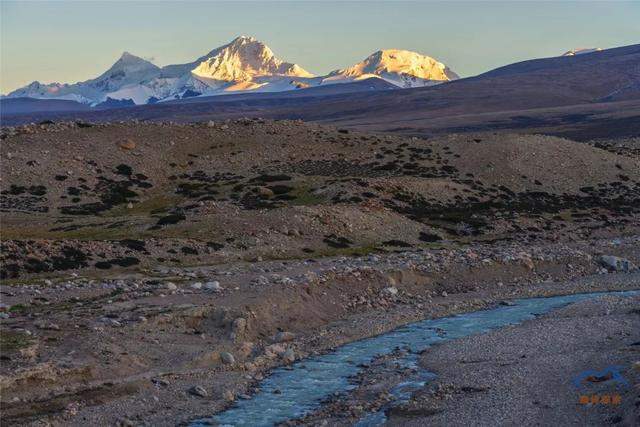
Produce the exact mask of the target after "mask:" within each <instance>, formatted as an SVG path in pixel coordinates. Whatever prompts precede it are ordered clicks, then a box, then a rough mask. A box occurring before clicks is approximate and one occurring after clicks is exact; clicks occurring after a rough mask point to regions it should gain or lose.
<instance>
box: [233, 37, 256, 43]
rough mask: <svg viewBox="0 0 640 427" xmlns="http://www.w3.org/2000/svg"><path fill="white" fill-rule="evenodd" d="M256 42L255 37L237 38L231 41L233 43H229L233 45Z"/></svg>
mask: <svg viewBox="0 0 640 427" xmlns="http://www.w3.org/2000/svg"><path fill="white" fill-rule="evenodd" d="M255 41H258V40H256V39H255V37H251V36H238V37H236V38H235V39H233V41H232V42H231V44H233V43H238V42H239V43H242V42H244V43H250V42H255Z"/></svg>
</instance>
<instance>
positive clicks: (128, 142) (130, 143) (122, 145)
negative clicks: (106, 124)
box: [120, 139, 136, 150]
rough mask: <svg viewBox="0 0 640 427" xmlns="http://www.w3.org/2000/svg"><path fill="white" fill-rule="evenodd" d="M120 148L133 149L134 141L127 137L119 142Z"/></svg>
mask: <svg viewBox="0 0 640 427" xmlns="http://www.w3.org/2000/svg"><path fill="white" fill-rule="evenodd" d="M120 148H122V149H123V150H133V149H134V148H136V143H135V142H133V140H131V139H127V140H126V141H124V142H121V143H120Z"/></svg>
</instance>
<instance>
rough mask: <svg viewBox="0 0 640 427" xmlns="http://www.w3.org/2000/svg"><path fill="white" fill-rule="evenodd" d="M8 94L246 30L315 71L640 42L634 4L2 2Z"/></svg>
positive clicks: (638, 4) (520, 56) (2, 87)
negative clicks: (402, 54)
mask: <svg viewBox="0 0 640 427" xmlns="http://www.w3.org/2000/svg"><path fill="white" fill-rule="evenodd" d="M0 12H1V14H0V16H1V25H0V36H1V38H0V48H1V50H0V92H2V93H6V92H8V91H10V90H13V89H15V88H16V87H19V86H22V85H24V84H27V83H29V82H31V81H33V80H39V81H41V82H51V81H61V82H76V81H80V80H86V79H88V78H91V77H95V76H97V75H99V74H100V73H102V72H103V71H105V70H106V69H107V68H108V67H109V66H110V65H111V64H112V63H113V62H114V61H115V60H116V59H117V58H118V57H119V56H120V54H121V53H122V52H123V51H125V50H126V51H129V52H131V53H133V54H136V55H138V56H141V57H144V58H147V59H149V58H152V60H153V62H154V63H156V64H158V65H167V64H171V63H181V62H189V61H192V60H193V59H195V58H197V57H198V56H200V55H203V54H205V53H206V52H208V51H210V50H211V49H213V48H215V47H218V46H220V45H222V44H224V43H227V42H228V41H230V40H232V39H233V38H235V37H236V36H238V35H251V36H254V37H256V38H258V39H259V40H262V41H264V42H265V43H266V44H267V45H268V46H270V47H271V49H272V50H273V51H274V52H275V54H276V55H277V56H279V57H280V58H282V59H284V60H286V61H289V62H295V63H297V64H299V65H301V66H302V67H303V68H305V69H307V70H309V71H311V72H314V73H318V74H320V73H326V72H328V71H330V70H332V69H335V68H340V67H345V66H348V65H351V64H353V63H355V62H357V61H360V60H362V59H363V58H365V57H366V56H368V55H369V54H370V53H372V52H374V51H376V50H378V49H382V48H399V49H408V50H415V51H417V52H420V53H423V54H426V55H429V56H433V57H435V58H436V59H438V60H440V61H442V62H444V63H446V64H447V65H449V66H450V67H451V68H452V69H453V70H454V71H456V72H457V73H458V74H460V75H461V76H470V75H474V74H477V73H480V72H483V71H487V70H489V69H492V68H495V67H497V66H500V65H504V64H507V63H512V62H516V61H520V60H524V59H530V58H537V57H545V56H554V55H558V54H561V53H562V52H564V51H566V50H569V49H571V48H574V47H592V46H597V47H603V48H607V47H614V46H621V45H628V44H634V43H640V1H635V2H584V1H583V2H518V1H510V2H479V1H476V2H425V1H423V2H400V1H388V2H374V1H367V2H365V1H361V2H305V1H298V2H268V1H262V2H233V3H227V2H196V1H182V2H172V1H137V2H134V1H126V2H125V1H105V2H98V1H83V2H80V1H47V2H35V1H19V2H18V1H7V0H0Z"/></svg>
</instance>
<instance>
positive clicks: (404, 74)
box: [323, 49, 459, 87]
mask: <svg viewBox="0 0 640 427" xmlns="http://www.w3.org/2000/svg"><path fill="white" fill-rule="evenodd" d="M370 77H380V78H382V79H384V80H386V81H388V82H389V83H392V84H394V85H396V86H400V87H418V86H430V85H433V84H438V83H442V82H443V81H449V80H455V79H457V78H459V77H458V75H457V74H456V73H454V72H453V71H451V70H450V69H449V68H448V67H447V66H446V65H444V64H443V63H441V62H438V61H436V60H435V59H433V58H431V57H429V56H425V55H421V54H419V53H416V52H411V51H408V50H398V49H387V50H379V51H377V52H375V53H373V54H371V55H370V56H368V57H367V58H365V59H364V60H363V61H362V62H359V63H357V64H355V65H353V66H352V67H349V68H345V69H342V70H336V71H333V72H331V73H329V75H328V76H327V77H326V78H324V79H323V83H324V84H326V83H339V82H345V81H353V80H361V79H366V78H370Z"/></svg>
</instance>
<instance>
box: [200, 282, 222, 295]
mask: <svg viewBox="0 0 640 427" xmlns="http://www.w3.org/2000/svg"><path fill="white" fill-rule="evenodd" d="M204 288H205V289H206V290H207V291H211V292H220V291H221V290H222V286H220V282H218V281H217V280H213V281H211V282H207V283H205V284H204Z"/></svg>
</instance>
